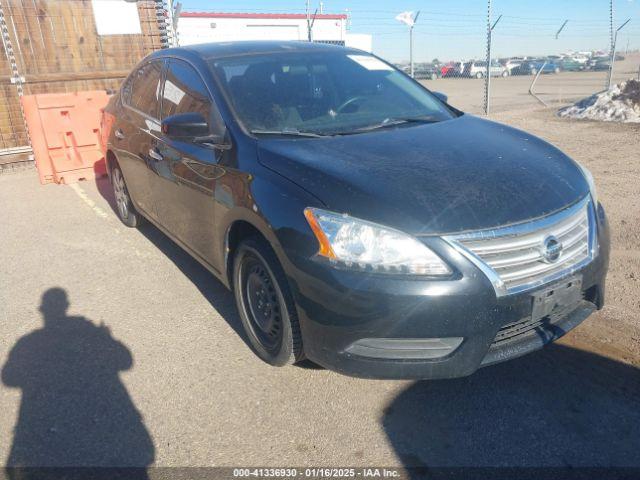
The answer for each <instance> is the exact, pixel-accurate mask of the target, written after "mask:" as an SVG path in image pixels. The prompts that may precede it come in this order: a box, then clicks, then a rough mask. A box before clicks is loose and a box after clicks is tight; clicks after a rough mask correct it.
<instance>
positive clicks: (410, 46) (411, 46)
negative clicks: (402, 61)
mask: <svg viewBox="0 0 640 480" xmlns="http://www.w3.org/2000/svg"><path fill="white" fill-rule="evenodd" d="M409 74H410V75H411V78H413V25H412V26H410V27H409Z"/></svg>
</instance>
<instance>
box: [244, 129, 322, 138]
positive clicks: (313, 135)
mask: <svg viewBox="0 0 640 480" xmlns="http://www.w3.org/2000/svg"><path fill="white" fill-rule="evenodd" d="M251 133H254V134H256V135H290V136H293V137H309V138H318V137H326V135H321V134H319V133H314V132H301V131H300V130H260V129H257V130H251Z"/></svg>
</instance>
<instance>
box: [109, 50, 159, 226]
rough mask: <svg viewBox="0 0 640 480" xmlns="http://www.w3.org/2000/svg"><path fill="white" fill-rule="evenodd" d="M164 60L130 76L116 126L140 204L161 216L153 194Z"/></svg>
mask: <svg viewBox="0 0 640 480" xmlns="http://www.w3.org/2000/svg"><path fill="white" fill-rule="evenodd" d="M163 65H164V61H163V60H152V61H149V62H146V63H144V64H143V65H141V66H140V67H138V68H137V69H136V71H134V72H133V74H132V75H131V76H130V77H129V78H128V79H127V82H126V83H125V85H124V86H123V90H122V103H123V108H122V115H121V118H120V119H118V122H117V124H116V126H115V131H114V133H113V135H114V143H115V144H116V145H121V147H119V148H118V149H117V155H118V162H119V164H120V167H121V168H122V171H123V173H124V178H125V181H126V182H127V187H128V189H129V193H130V194H131V196H132V198H133V200H134V202H135V204H136V206H137V207H138V208H140V209H142V211H143V212H144V213H145V214H147V215H149V216H151V217H154V218H157V215H156V212H155V210H154V204H153V201H152V198H151V188H150V185H151V183H150V179H151V176H152V175H153V169H154V163H153V159H152V158H151V157H150V154H149V152H150V149H151V146H152V145H153V144H154V143H155V138H156V137H157V135H158V133H159V132H160V121H159V113H160V105H159V97H160V87H161V80H162V70H163Z"/></svg>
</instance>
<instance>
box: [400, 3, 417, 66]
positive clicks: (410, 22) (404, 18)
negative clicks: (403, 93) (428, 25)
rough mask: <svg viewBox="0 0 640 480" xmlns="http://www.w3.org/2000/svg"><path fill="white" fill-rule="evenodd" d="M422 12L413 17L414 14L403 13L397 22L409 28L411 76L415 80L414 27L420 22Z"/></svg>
mask: <svg viewBox="0 0 640 480" xmlns="http://www.w3.org/2000/svg"><path fill="white" fill-rule="evenodd" d="M419 16H420V10H418V12H417V13H416V14H415V15H413V12H402V13H400V14H398V15H397V16H396V20H398V21H399V22H402V23H404V24H405V25H407V26H408V27H409V74H410V75H411V78H413V27H414V26H415V24H416V22H417V21H418V17H419Z"/></svg>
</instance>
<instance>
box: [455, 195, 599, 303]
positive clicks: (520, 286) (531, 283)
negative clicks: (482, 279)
mask: <svg viewBox="0 0 640 480" xmlns="http://www.w3.org/2000/svg"><path fill="white" fill-rule="evenodd" d="M593 227H594V220H593V218H592V208H591V204H590V202H589V199H585V200H584V201H582V202H580V203H579V204H577V205H574V206H573V207H570V208H568V209H566V210H563V211H561V212H559V213H557V214H554V215H551V216H549V217H545V218H543V219H540V220H536V221H532V222H528V223H525V224H520V225H515V226H510V227H504V228H497V229H492V230H484V231H479V232H472V233H469V234H463V235H456V236H450V237H445V239H446V240H448V241H449V242H450V243H452V244H453V245H454V246H455V247H456V248H457V249H458V250H459V251H460V252H461V253H463V254H465V255H466V256H467V257H468V258H469V259H470V260H471V261H473V262H474V263H475V264H476V265H477V266H478V267H480V269H481V270H483V271H484V272H485V274H487V276H488V277H489V279H490V280H491V281H492V283H493V284H494V287H495V289H496V293H497V294H498V295H505V294H509V293H516V292H520V291H523V290H526V289H529V288H534V287H536V286H539V285H542V284H544V283H547V282H550V281H552V280H555V279H557V278H560V277H562V276H564V275H566V274H569V273H571V272H573V271H575V270H576V269H578V268H580V267H582V266H583V265H585V264H586V263H588V262H589V261H590V260H591V259H592V258H593V247H592V242H593V241H594V237H595V235H594V234H593V231H592V229H593ZM554 245H555V248H556V249H557V248H560V252H559V255H557V250H555V251H554ZM550 253H554V255H550ZM545 254H546V256H545ZM556 256H557V258H556Z"/></svg>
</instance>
